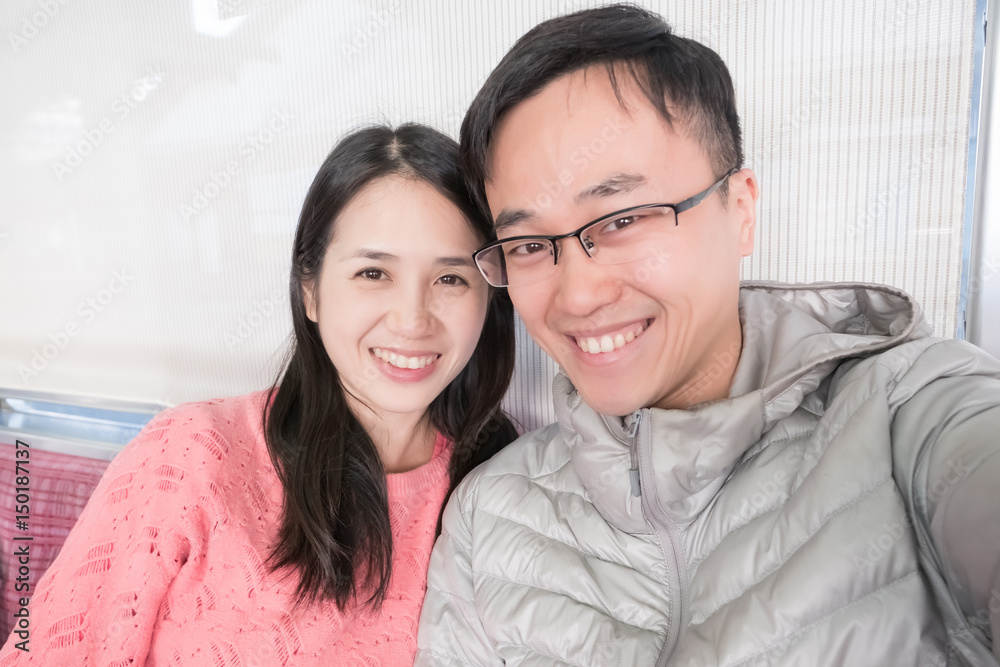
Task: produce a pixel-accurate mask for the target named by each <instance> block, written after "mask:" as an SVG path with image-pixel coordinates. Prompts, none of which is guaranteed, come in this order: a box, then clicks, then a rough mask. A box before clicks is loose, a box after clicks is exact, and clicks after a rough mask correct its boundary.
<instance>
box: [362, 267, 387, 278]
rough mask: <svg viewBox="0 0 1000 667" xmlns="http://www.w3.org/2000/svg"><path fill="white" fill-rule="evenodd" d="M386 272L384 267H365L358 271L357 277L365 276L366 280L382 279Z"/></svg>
mask: <svg viewBox="0 0 1000 667" xmlns="http://www.w3.org/2000/svg"><path fill="white" fill-rule="evenodd" d="M384 276H385V273H384V272H383V271H382V269H364V270H362V271H359V272H358V273H357V277H359V278H364V279H365V280H382V278H383V277H384Z"/></svg>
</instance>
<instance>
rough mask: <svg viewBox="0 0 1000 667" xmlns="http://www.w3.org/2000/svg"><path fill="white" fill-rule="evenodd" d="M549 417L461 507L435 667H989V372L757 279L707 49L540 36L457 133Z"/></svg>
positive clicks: (602, 23)
mask: <svg viewBox="0 0 1000 667" xmlns="http://www.w3.org/2000/svg"><path fill="white" fill-rule="evenodd" d="M462 149H463V154H464V162H465V164H464V167H465V168H466V170H467V174H468V175H469V178H470V179H471V181H472V183H473V184H474V186H475V187H476V188H477V192H478V194H479V196H480V198H481V203H482V205H483V206H486V207H488V209H489V211H490V212H491V214H492V215H493V218H494V221H495V225H496V232H497V236H498V239H499V240H498V241H497V242H496V243H494V244H491V245H488V246H486V247H484V248H483V249H481V250H480V251H479V252H478V253H477V256H476V259H477V263H478V264H479V266H480V268H481V269H482V271H483V274H484V275H485V276H486V277H487V279H488V280H489V281H490V282H491V283H493V284H494V285H498V286H507V287H508V288H509V293H510V296H511V298H512V300H513V302H514V305H515V307H516V308H517V310H518V312H519V313H520V315H521V317H522V319H523V320H524V323H525V325H526V326H527V328H528V331H529V332H530V333H531V335H532V337H533V338H534V339H535V340H536V341H537V342H538V344H539V345H540V346H541V347H542V348H543V349H544V350H545V351H546V352H547V353H548V354H549V355H550V356H552V357H553V358H554V359H555V360H556V361H557V362H558V363H559V365H560V366H561V369H562V373H561V374H560V375H559V377H557V379H556V381H555V384H554V400H555V408H556V413H557V416H558V424H553V425H552V426H550V427H548V428H545V429H542V430H540V431H538V432H535V433H532V434H529V435H526V436H524V437H523V438H521V439H520V440H519V441H518V442H517V443H515V444H513V445H511V446H509V447H507V448H506V449H505V450H504V451H502V452H501V453H500V454H498V455H497V456H495V457H494V458H493V459H492V460H490V461H489V462H488V463H487V464H485V465H484V466H482V467H480V468H479V469H478V470H477V471H476V472H475V473H473V475H471V476H470V477H469V478H468V479H467V481H466V482H465V483H464V484H463V485H462V486H461V487H460V488H459V489H458V490H457V491H456V492H455V494H454V497H453V498H452V500H451V502H450V504H449V506H448V508H447V510H446V512H445V515H444V530H443V533H442V535H441V538H440V540H439V541H438V543H437V545H436V547H435V551H434V554H433V557H432V561H431V571H430V576H429V584H428V592H427V598H426V600H425V603H424V608H423V612H422V616H421V629H420V636H419V639H418V644H419V647H420V653H419V654H418V659H417V664H418V665H499V664H508V665H515V664H516V665H543V664H544V665H550V664H559V665H629V666H631V665H667V664H670V665H684V666H691V665H728V666H736V665H741V666H745V665H799V666H801V665H809V666H818V665H851V666H852V667H853V666H857V665H873V666H874V665H879V666H885V665H958V664H969V665H995V664H997V662H996V661H995V657H996V656H997V655H1000V647H998V645H995V644H994V643H993V641H992V637H995V636H997V632H998V628H1000V518H998V515H1000V492H998V491H997V485H996V481H995V480H997V479H1000V456H998V453H1000V448H998V446H997V439H996V434H997V433H998V432H1000V407H998V406H1000V364H998V362H996V361H995V360H994V359H992V358H991V357H989V356H987V355H985V354H984V353H982V352H980V351H978V350H977V349H976V348H974V347H973V346H971V345H968V344H965V343H963V342H958V341H953V340H940V339H934V338H931V337H929V327H928V326H927V325H926V323H925V322H924V321H923V319H922V316H921V315H920V312H919V309H918V307H917V306H916V304H915V303H914V302H913V301H912V299H910V297H908V296H907V295H906V294H904V293H902V292H900V291H899V290H896V289H892V288H888V287H881V286H871V285H858V284H833V283H826V284H820V285H811V286H801V285H779V284H747V285H743V286H742V288H741V286H740V284H739V264H740V259H741V258H742V257H744V256H746V255H749V254H750V253H751V251H752V250H753V240H754V227H755V223H756V216H755V203H756V200H757V194H758V186H757V181H756V178H755V176H754V174H753V173H752V172H751V171H750V170H749V169H746V168H743V167H742V160H743V156H742V148H741V139H740V130H739V120H738V118H737V115H736V110H735V102H734V94H733V88H732V83H731V81H730V78H729V74H728V72H727V70H726V67H725V65H724V64H723V63H722V61H721V59H720V58H719V57H718V55H717V54H715V53H714V52H713V51H712V50H710V49H708V48H707V47H705V46H703V45H701V44H699V43H697V42H694V41H691V40H687V39H682V38H679V37H677V36H675V35H673V34H671V32H670V30H669V28H668V27H667V26H666V25H665V24H664V23H663V21H662V20H661V19H660V18H659V17H657V16H655V15H651V14H649V13H647V12H645V11H643V10H640V9H637V8H633V7H623V6H617V7H607V8H602V9H597V10H593V11H585V12H580V13H577V14H573V15H570V16H565V17H560V18H557V19H553V20H551V21H547V22H545V23H543V24H541V25H540V26H538V27H537V28H535V29H534V30H532V31H531V32H529V33H528V34H527V35H526V36H525V37H523V38H522V39H521V40H520V41H519V42H518V43H517V44H516V45H515V46H514V47H513V49H512V50H511V51H510V53H508V54H507V56H506V57H505V58H504V59H503V61H502V62H501V63H500V65H499V66H498V67H497V69H496V70H495V71H494V72H493V73H492V74H491V75H490V77H489V79H488V80H487V82H486V84H485V85H484V87H483V89H482V90H481V91H480V93H479V95H478V96H477V97H476V99H475V101H474V102H473V104H472V106H471V108H470V110H469V112H468V114H467V116H466V118H465V122H464V123H463V126H462Z"/></svg>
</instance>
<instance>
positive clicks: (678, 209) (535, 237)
mask: <svg viewBox="0 0 1000 667" xmlns="http://www.w3.org/2000/svg"><path fill="white" fill-rule="evenodd" d="M738 171H739V169H738V168H736V167H734V168H732V169H730V170H729V171H727V172H726V174H725V176H723V177H722V178H720V179H719V180H717V181H716V182H715V183H714V184H712V185H711V186H709V187H708V188H706V189H705V190H702V191H701V192H699V193H698V194H696V195H693V196H691V197H688V198H687V199H685V200H684V201H682V202H678V203H676V204H641V205H639V206H629V207H628V208H623V209H621V210H620V211H614V212H612V213H607V214H605V215H602V216H601V217H599V218H597V219H596V220H591V221H590V222H588V223H587V224H585V225H583V226H582V227H580V228H579V229H577V230H576V231H572V232H567V233H565V234H556V235H554V236H545V235H541V234H530V235H526V236H511V237H510V238H506V239H497V240H496V241H490V242H489V243H487V244H486V245H484V246H483V247H482V248H480V249H479V250H477V251H476V252H474V253H472V259H473V261H475V262H476V267H477V268H478V269H479V272H480V273H482V274H483V277H484V278H486V281H487V282H489V277H488V276H487V275H486V271H485V270H483V267H482V266H480V264H479V258H480V257H481V256H482V254H483V253H485V252H487V251H489V250H492V249H493V248H496V247H497V246H501V245H503V244H504V243H510V242H511V241H538V242H543V241H547V242H549V243H550V244H551V246H552V265H553V266H555V265H556V264H558V263H559V244H558V243H556V241H561V240H562V239H568V238H571V237H572V238H575V239H576V240H577V241H579V242H580V247H581V248H583V251H584V252H585V253H587V257H590V258H591V259H593V257H594V256H593V255H592V254H590V251H591V250H592V249H593V247H594V246H593V244H590V247H587V243H586V242H585V241H584V240H583V233H584V232H585V231H587V230H588V229H590V228H591V227H593V226H594V225H596V224H599V223H601V222H605V221H608V220H610V219H612V218H617V217H619V216H622V215H624V214H626V213H631V212H633V211H641V210H643V209H647V208H670V209H673V211H674V226H675V227H676V226H677V225H679V224H680V223H679V222H678V220H677V216H678V214H680V213H683V212H684V211H686V210H688V209H690V208H694V207H695V206H697V205H698V204H700V203H701V202H702V201H704V200H705V199H706V198H707V197H708V196H709V195H710V194H712V193H713V192H715V191H716V190H718V189H719V187H720V186H721V185H722V184H723V183H725V182H726V180H728V179H729V177H730V176H732V175H733V174H735V173H736V172H738ZM490 284H491V285H492V284H493V283H490ZM494 287H505V285H494Z"/></svg>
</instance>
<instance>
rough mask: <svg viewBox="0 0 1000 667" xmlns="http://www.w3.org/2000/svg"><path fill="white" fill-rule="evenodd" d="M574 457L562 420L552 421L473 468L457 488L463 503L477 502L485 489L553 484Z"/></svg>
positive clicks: (459, 500)
mask: <svg viewBox="0 0 1000 667" xmlns="http://www.w3.org/2000/svg"><path fill="white" fill-rule="evenodd" d="M569 460H570V448H569V446H568V445H567V444H566V442H565V440H563V438H562V435H561V434H560V432H559V425H558V424H549V425H548V426H544V427H542V428H540V429H537V430H535V431H531V432H529V433H525V434H524V435H522V436H521V437H520V438H518V439H517V440H515V441H514V442H512V443H510V444H509V445H507V446H506V447H504V448H503V449H502V450H500V451H499V452H498V453H497V454H495V455H494V456H493V457H492V458H490V459H489V460H488V461H486V462H484V463H483V464H482V465H480V466H479V467H477V468H476V469H475V470H473V471H472V472H471V473H469V475H467V476H466V478H465V479H464V480H462V482H461V484H459V485H458V488H457V489H456V490H455V497H456V499H458V502H460V503H461V504H462V506H463V511H465V510H466V509H468V508H469V504H470V503H471V504H473V505H474V504H476V502H477V500H476V498H477V497H478V496H480V495H481V494H482V493H483V491H484V490H486V489H489V490H490V492H491V493H498V492H501V490H504V489H506V490H509V489H511V488H512V487H517V486H523V485H537V484H541V485H543V486H549V485H550V484H551V481H547V480H551V478H552V477H553V476H554V475H557V474H558V473H560V471H563V470H564V469H565V468H566V467H567V465H568V464H569Z"/></svg>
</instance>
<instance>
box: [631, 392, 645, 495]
mask: <svg viewBox="0 0 1000 667" xmlns="http://www.w3.org/2000/svg"><path fill="white" fill-rule="evenodd" d="M641 421H642V411H641V410H636V411H635V412H633V413H632V423H631V424H629V429H628V437H630V438H632V445H631V447H630V448H629V454H630V456H631V457H632V467H631V468H630V469H629V471H628V479H629V482H630V483H631V485H632V496H633V497H634V498H638V497H639V496H641V495H642V485H641V484H640V483H639V449H638V440H639V436H638V433H639V422H641Z"/></svg>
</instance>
